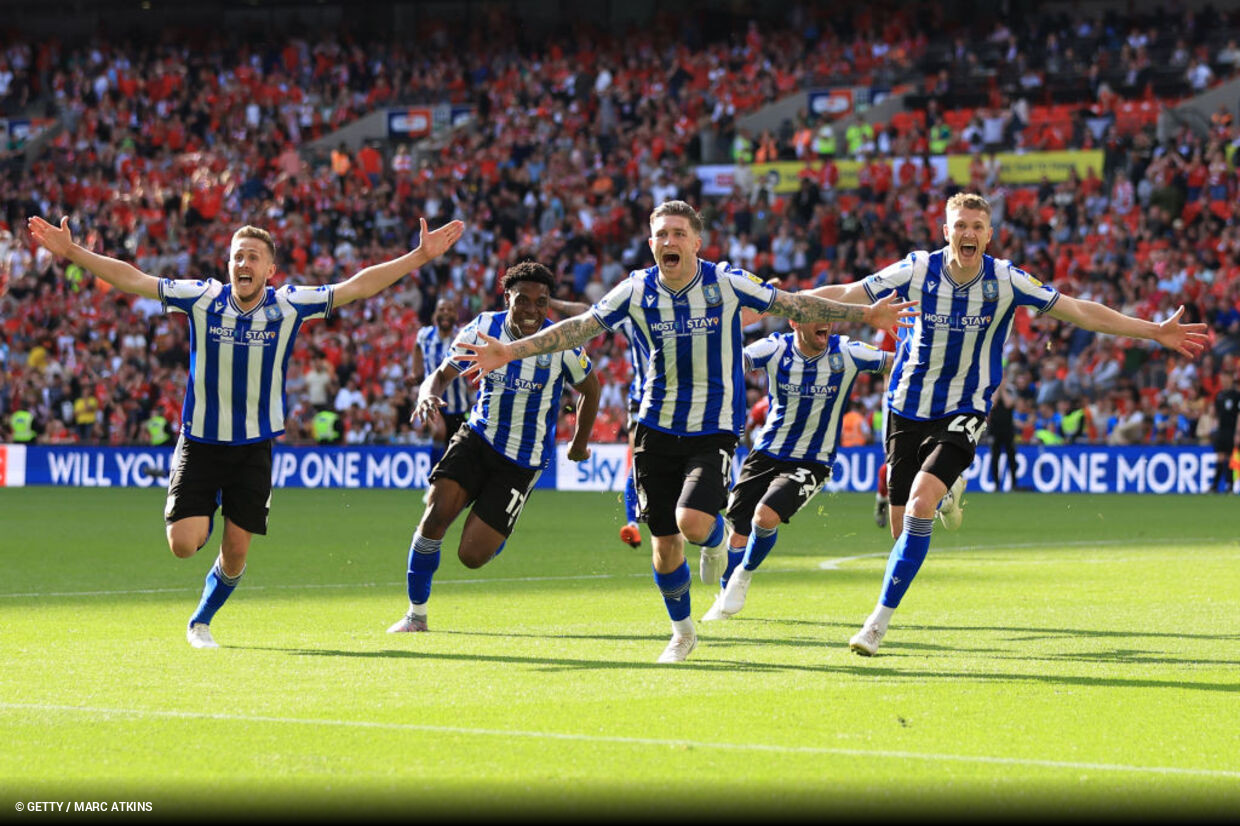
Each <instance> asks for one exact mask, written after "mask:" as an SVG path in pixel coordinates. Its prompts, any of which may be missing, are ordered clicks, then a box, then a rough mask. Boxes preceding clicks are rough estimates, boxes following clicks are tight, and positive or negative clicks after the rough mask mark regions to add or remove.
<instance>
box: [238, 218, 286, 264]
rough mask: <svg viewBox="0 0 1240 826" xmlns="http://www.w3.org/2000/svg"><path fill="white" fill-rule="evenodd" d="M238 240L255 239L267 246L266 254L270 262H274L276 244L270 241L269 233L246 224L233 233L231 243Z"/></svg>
mask: <svg viewBox="0 0 1240 826" xmlns="http://www.w3.org/2000/svg"><path fill="white" fill-rule="evenodd" d="M238 238H256V239H258V240H259V241H262V242H263V243H264V244H266V245H267V252H269V253H271V260H272V261H275V260H276V242H275V241H274V240H272V238H271V233H270V232H268V231H267V230H265V229H263V228H262V227H255V226H251V225H250V224H246V225H245V226H243V227H242V228H241V229H239V230H237V231H236V232H234V233H233V242H234V243H235V242H236V241H237V239H238Z"/></svg>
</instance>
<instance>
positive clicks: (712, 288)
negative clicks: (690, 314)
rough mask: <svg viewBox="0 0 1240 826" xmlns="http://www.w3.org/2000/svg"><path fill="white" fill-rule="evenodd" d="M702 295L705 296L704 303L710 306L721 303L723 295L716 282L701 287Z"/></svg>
mask: <svg viewBox="0 0 1240 826" xmlns="http://www.w3.org/2000/svg"><path fill="white" fill-rule="evenodd" d="M702 295H703V296H705V297H706V303H707V304H709V305H710V306H712V307H717V306H719V305H720V304H722V303H723V295H722V294H721V293H720V292H719V285H718V284H707V285H705V286H704V287H702Z"/></svg>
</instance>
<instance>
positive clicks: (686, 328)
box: [650, 316, 720, 338]
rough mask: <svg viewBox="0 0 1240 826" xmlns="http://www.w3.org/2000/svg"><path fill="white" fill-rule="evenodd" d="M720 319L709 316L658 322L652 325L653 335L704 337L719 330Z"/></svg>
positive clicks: (662, 336) (664, 336) (663, 336)
mask: <svg viewBox="0 0 1240 826" xmlns="http://www.w3.org/2000/svg"><path fill="white" fill-rule="evenodd" d="M719 323H720V319H718V318H711V317H709V316H690V317H689V318H684V319H680V318H676V319H672V320H671V321H656V322H655V323H654V324H651V325H650V332H651V334H652V335H656V336H659V337H661V338H671V337H679V336H704V335H709V334H710V333H713V332H716V331H718V330H719Z"/></svg>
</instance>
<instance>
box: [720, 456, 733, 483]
mask: <svg viewBox="0 0 1240 826" xmlns="http://www.w3.org/2000/svg"><path fill="white" fill-rule="evenodd" d="M719 455H720V456H721V457H722V459H723V464H721V465H720V467H719V472H720V473H721V474H722V475H723V483H724V484H725V485H727V484H728V483H730V482H731V481H732V456H731V454H729V453H728V452H727V451H726V450H724V449H723V448H720V449H719Z"/></svg>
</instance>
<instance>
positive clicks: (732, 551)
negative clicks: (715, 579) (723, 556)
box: [719, 546, 745, 588]
mask: <svg viewBox="0 0 1240 826" xmlns="http://www.w3.org/2000/svg"><path fill="white" fill-rule="evenodd" d="M744 561H745V549H744V548H733V547H731V546H729V547H728V567H727V569H725V570H724V572H723V580H722V581H721V582H720V583H719V587H720V588H726V587H728V580H729V579H731V578H732V572H733V571H735V570H736V567H737V566H738V565H740V564H741V563H742V562H744Z"/></svg>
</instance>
